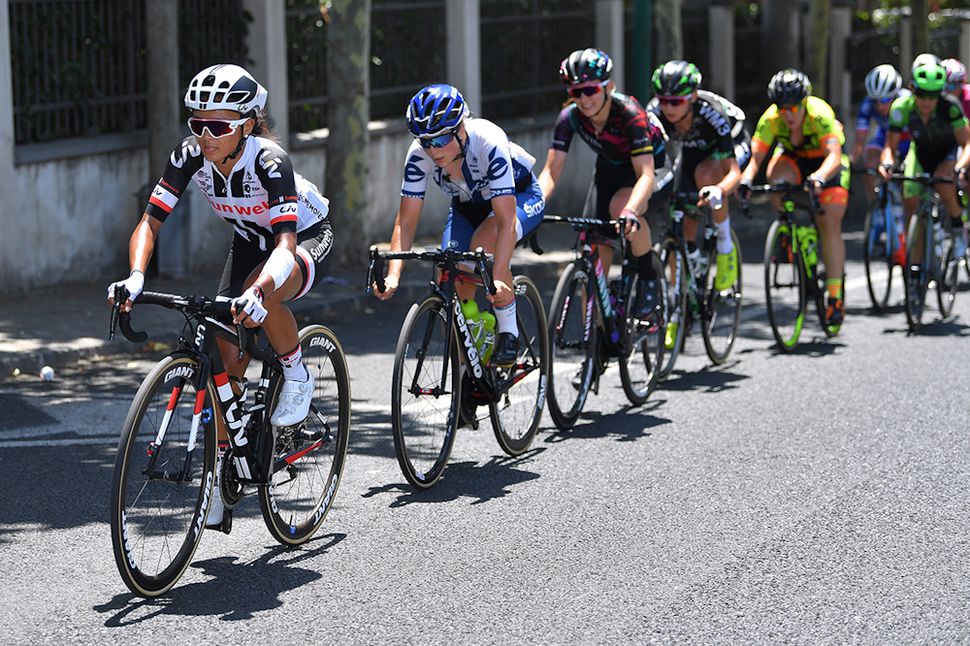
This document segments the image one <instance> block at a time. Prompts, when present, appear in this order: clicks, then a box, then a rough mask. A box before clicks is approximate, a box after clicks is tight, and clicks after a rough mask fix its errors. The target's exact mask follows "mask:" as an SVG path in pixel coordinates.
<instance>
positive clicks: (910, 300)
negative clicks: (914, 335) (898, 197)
mask: <svg viewBox="0 0 970 646" xmlns="http://www.w3.org/2000/svg"><path fill="white" fill-rule="evenodd" d="M923 222H924V216H922V215H920V214H919V213H917V214H916V215H914V216H913V217H912V218H910V221H909V230H908V231H907V232H906V266H905V267H903V279H904V280H903V284H904V286H905V288H906V294H905V305H906V308H905V309H906V327H907V328H909V331H910V332H916V331H917V330H918V329H919V327H920V325H921V324H922V321H923V311H924V310H925V309H926V291H927V285H928V283H929V276H928V275H927V274H928V273H929V272H928V271H927V270H926V268H927V267H928V266H929V263H928V262H927V256H928V255H932V243H931V241H930V240H929V239H928V238H929V236H924V237H925V238H926V240H924V244H923V260H922V262H921V263H920V267H921V271H920V276H919V284H918V285H914V284H913V283H914V280H915V279H914V277H913V272H912V267H913V258H914V256H915V255H916V253H915V250H916V244H917V240H918V239H919V233H920V228H921V227H922V228H923V229H924V232H926V229H928V228H929V227H924V226H923ZM914 297H915V300H914Z"/></svg>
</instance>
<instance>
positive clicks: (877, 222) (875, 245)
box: [862, 169, 906, 312]
mask: <svg viewBox="0 0 970 646" xmlns="http://www.w3.org/2000/svg"><path fill="white" fill-rule="evenodd" d="M866 173H867V174H869V175H875V176H876V177H878V179H879V185H878V186H877V188H876V200H875V201H874V202H873V203H872V205H871V206H870V207H869V211H868V212H867V213H866V222H865V227H864V229H863V231H864V234H863V235H864V245H863V253H862V257H863V262H864V263H865V268H866V286H867V288H868V290H869V299H870V300H871V301H872V309H873V310H874V311H876V312H881V311H882V310H884V309H886V307H887V305H888V303H889V294H890V291H891V290H892V283H893V269H894V268H895V267H899V268H900V271H903V265H904V264H905V254H906V235H905V233H906V231H905V224H904V222H903V198H902V195H901V194H900V191H899V188H898V186H897V185H896V184H895V183H893V182H892V181H887V180H884V179H882V177H881V176H879V174H878V173H877V172H876V171H875V170H872V169H868V170H867V171H866ZM895 177H896V178H898V177H901V175H896V176H895Z"/></svg>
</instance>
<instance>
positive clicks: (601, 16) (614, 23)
mask: <svg viewBox="0 0 970 646" xmlns="http://www.w3.org/2000/svg"><path fill="white" fill-rule="evenodd" d="M595 21H596V39H595V41H594V42H595V46H596V47H597V48H598V49H602V50H603V51H604V52H606V53H607V54H609V55H610V58H611V59H612V60H613V82H614V83H615V84H616V89H618V90H620V91H621V92H622V91H623V89H624V83H623V81H624V78H623V72H624V71H625V70H626V56H625V55H624V54H625V52H624V47H623V0H596V16H595Z"/></svg>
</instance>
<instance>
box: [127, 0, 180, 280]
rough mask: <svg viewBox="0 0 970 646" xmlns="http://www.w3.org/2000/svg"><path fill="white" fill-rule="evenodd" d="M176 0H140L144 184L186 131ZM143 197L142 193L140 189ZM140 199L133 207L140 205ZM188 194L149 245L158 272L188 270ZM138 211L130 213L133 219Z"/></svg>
mask: <svg viewBox="0 0 970 646" xmlns="http://www.w3.org/2000/svg"><path fill="white" fill-rule="evenodd" d="M178 16H179V14H178V0H156V1H154V2H146V3H145V23H146V25H147V28H148V33H150V34H153V36H152V43H151V47H147V48H146V49H145V53H146V56H147V60H146V66H145V67H146V69H147V70H148V178H147V181H148V190H149V191H150V190H151V189H152V188H154V186H155V183H156V182H158V179H159V178H160V177H161V176H162V173H163V172H164V171H165V164H166V163H168V158H169V156H170V155H171V154H172V150H173V149H174V148H175V146H176V145H177V144H178V142H179V141H180V140H181V139H182V138H184V137H185V136H186V133H185V131H184V128H183V127H182V126H181V123H180V122H181V116H182V96H183V94H184V91H185V89H184V88H181V87H179V75H178V69H179V66H178V60H179V55H178V51H179V47H178V44H179V43H178V39H179V37H178V33H179V32H178V25H179V21H178ZM144 197H147V195H145V196H144ZM143 207H144V204H142V205H141V206H140V207H139V208H143ZM188 212H189V209H188V200H185V199H183V200H181V201H180V202H179V204H178V206H177V207H176V212H174V213H173V214H172V217H169V218H168V219H166V221H165V226H164V227H162V230H161V233H160V234H159V239H158V244H157V245H156V248H155V254H154V258H153V264H154V265H155V266H156V267H157V268H158V273H160V274H162V275H165V276H171V277H173V278H181V277H184V276H186V275H188V273H189V269H190V258H191V236H190V233H191V228H190V222H189V221H188ZM140 216H141V213H140V212H139V213H136V214H133V216H132V217H133V222H132V228H134V221H136V220H137V218H138V217H140Z"/></svg>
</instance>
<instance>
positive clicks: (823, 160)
mask: <svg viewBox="0 0 970 646" xmlns="http://www.w3.org/2000/svg"><path fill="white" fill-rule="evenodd" d="M811 94H812V84H811V82H810V81H809V80H808V77H807V76H806V75H805V74H804V73H803V72H799V71H798V70H794V69H784V70H781V71H780V72H778V73H777V74H775V75H774V76H773V77H772V78H771V81H769V83H768V98H769V99H770V100H771V102H772V104H773V105H771V106H770V107H769V108H768V109H767V110H765V112H764V114H762V115H761V118H760V119H759V120H758V127H757V128H756V130H755V133H754V137H753V138H752V141H751V148H752V151H753V156H752V159H751V162H750V163H749V164H748V167H747V168H746V169H744V173H743V175H742V179H741V184H742V188H741V190H742V191H744V190H746V188H747V187H750V186H751V182H752V181H753V180H754V178H755V175H757V173H758V169H759V168H760V167H761V164H762V162H764V160H765V157H767V156H768V153H769V152H771V149H772V148H773V147H774V146H775V144H776V143H777V144H778V147H777V149H776V150H775V152H774V154H773V155H772V157H771V160H770V161H769V162H768V168H767V175H768V181H769V182H772V183H780V182H789V183H792V184H801V183H802V182H803V181H808V182H809V183H811V184H812V185H813V186H814V192H815V194H816V195H817V196H818V197H819V202H820V203H821V205H822V210H823V214H822V215H821V216H819V217H816V224H817V225H818V229H819V233H820V235H821V237H822V258H823V259H824V261H825V268H826V270H827V273H828V278H827V279H826V281H825V287H826V291H827V302H826V308H825V324H826V325H841V323H842V321H843V319H844V318H845V308H844V306H843V304H842V301H843V298H842V276H843V273H844V269H845V242H843V240H842V218H843V217H844V216H845V207H846V205H847V204H848V203H849V159H848V156H847V155H844V154H842V144H843V143H845V137H844V135H843V134H842V124H841V123H839V122H838V120H836V118H835V112H834V111H833V110H832V107H831V106H830V105H829V104H828V103H826V102H825V101H823V100H822V99H820V98H818V97H815V96H811ZM772 198H773V202H774V203H775V207H776V208H780V206H781V204H780V199H779V198H778V196H777V195H773V196H772Z"/></svg>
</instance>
